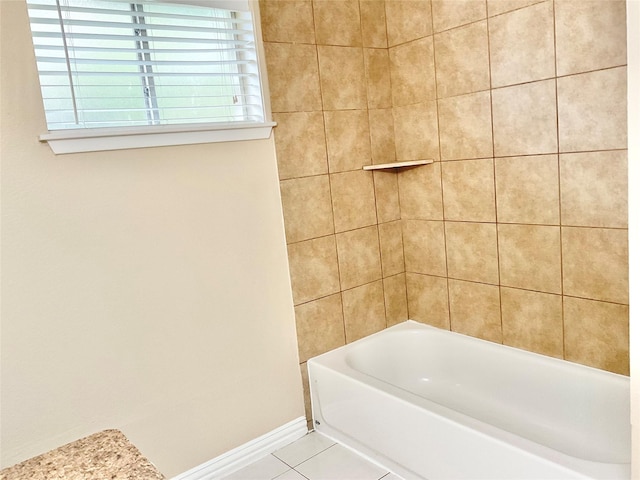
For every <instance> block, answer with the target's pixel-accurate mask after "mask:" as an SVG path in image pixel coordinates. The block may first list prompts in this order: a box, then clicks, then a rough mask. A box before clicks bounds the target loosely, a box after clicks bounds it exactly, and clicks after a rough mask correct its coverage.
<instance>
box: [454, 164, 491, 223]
mask: <svg viewBox="0 0 640 480" xmlns="http://www.w3.org/2000/svg"><path fill="white" fill-rule="evenodd" d="M442 188H443V194H444V195H443V196H444V218H445V220H462V221H469V222H495V221H496V203H495V187H494V174H493V159H491V158H489V159H484V160H463V161H456V162H443V163H442Z"/></svg>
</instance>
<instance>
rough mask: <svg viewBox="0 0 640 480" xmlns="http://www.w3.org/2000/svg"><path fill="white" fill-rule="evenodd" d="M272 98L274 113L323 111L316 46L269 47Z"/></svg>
mask: <svg viewBox="0 0 640 480" xmlns="http://www.w3.org/2000/svg"><path fill="white" fill-rule="evenodd" d="M264 50H265V57H266V60H267V72H268V75H269V97H270V99H271V109H272V110H273V111H274V112H308V111H314V110H321V109H322V103H321V98H320V81H319V79H320V77H319V74H318V58H317V54H316V46H315V45H293V44H286V43H265V44H264Z"/></svg>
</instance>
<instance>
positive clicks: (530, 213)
mask: <svg viewBox="0 0 640 480" xmlns="http://www.w3.org/2000/svg"><path fill="white" fill-rule="evenodd" d="M558 190H559V183H558V156H557V155H536V156H531V157H509V158H496V203H497V206H498V222H501V223H529V224H545V225H559V224H560V201H559V196H560V194H559V192H558Z"/></svg>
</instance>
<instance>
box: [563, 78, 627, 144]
mask: <svg viewBox="0 0 640 480" xmlns="http://www.w3.org/2000/svg"><path fill="white" fill-rule="evenodd" d="M558 129H559V132H558V133H559V138H560V151H561V152H577V151H584V150H612V149H619V148H627V68H626V67H619V68H612V69H609V70H600V71H597V72H590V73H582V74H579V75H571V76H569V77H563V78H558Z"/></svg>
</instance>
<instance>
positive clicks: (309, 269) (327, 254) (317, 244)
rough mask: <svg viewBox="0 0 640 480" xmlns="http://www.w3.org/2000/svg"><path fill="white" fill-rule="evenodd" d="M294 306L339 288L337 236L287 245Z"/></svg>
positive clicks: (334, 291) (324, 295) (329, 293)
mask: <svg viewBox="0 0 640 480" xmlns="http://www.w3.org/2000/svg"><path fill="white" fill-rule="evenodd" d="M287 249H288V251H289V274H290V275H291V289H292V291H293V302H294V304H295V305H298V304H300V303H304V302H309V301H311V300H315V299H318V298H321V297H326V296H327V295H331V294H332V293H337V292H339V291H340V277H339V274H338V256H337V253H336V239H335V236H334V235H330V236H327V237H322V238H316V239H313V240H307V241H304V242H299V243H291V244H289V245H288V246H287Z"/></svg>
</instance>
